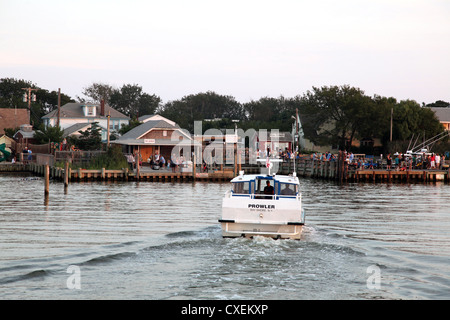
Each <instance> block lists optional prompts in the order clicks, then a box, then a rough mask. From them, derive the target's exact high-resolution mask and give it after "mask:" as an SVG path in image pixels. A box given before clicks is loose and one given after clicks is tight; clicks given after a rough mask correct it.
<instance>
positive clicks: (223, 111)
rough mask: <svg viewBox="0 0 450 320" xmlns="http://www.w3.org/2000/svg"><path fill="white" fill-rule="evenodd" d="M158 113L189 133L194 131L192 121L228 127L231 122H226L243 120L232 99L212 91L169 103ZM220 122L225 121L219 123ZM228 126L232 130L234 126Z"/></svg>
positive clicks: (241, 109) (239, 108)
mask: <svg viewBox="0 0 450 320" xmlns="http://www.w3.org/2000/svg"><path fill="white" fill-rule="evenodd" d="M158 113H159V114H161V115H162V116H164V117H167V118H169V119H171V120H173V121H175V122H176V123H177V124H178V125H179V126H180V127H182V128H185V129H187V130H189V131H191V132H192V131H193V129H194V121H197V120H198V121H202V120H206V119H208V120H216V121H213V122H212V123H209V125H214V124H216V125H217V124H226V125H230V124H231V123H232V122H231V121H227V120H240V121H241V120H244V119H245V113H244V110H243V108H242V105H241V104H240V103H239V102H237V101H236V100H235V98H234V97H232V96H224V95H219V94H217V93H215V92H212V91H208V92H206V93H198V94H195V95H188V96H185V97H183V98H182V99H180V100H175V101H170V102H168V103H166V104H165V105H164V106H162V107H161V108H160V109H159V110H158ZM225 119H227V120H225ZM220 120H225V121H224V122H222V123H221V122H220ZM230 126H231V128H234V125H230Z"/></svg>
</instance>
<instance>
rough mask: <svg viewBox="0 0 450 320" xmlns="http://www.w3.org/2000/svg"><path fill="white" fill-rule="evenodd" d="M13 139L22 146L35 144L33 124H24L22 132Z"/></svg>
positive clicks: (21, 127)
mask: <svg viewBox="0 0 450 320" xmlns="http://www.w3.org/2000/svg"><path fill="white" fill-rule="evenodd" d="M13 138H14V139H15V140H16V141H17V142H18V143H20V144H25V145H28V144H29V143H35V142H36V140H35V139H34V130H33V126H32V125H31V124H23V125H21V126H20V130H19V131H17V132H16V133H15V134H14V136H13Z"/></svg>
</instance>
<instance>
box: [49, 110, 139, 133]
mask: <svg viewBox="0 0 450 320" xmlns="http://www.w3.org/2000/svg"><path fill="white" fill-rule="evenodd" d="M108 116H109V132H110V134H112V133H114V132H118V131H119V129H120V128H121V127H122V126H124V125H128V123H129V121H130V118H129V117H127V116H126V115H124V114H123V113H121V112H119V111H117V110H115V109H113V108H111V107H110V106H109V105H107V104H100V103H99V104H96V103H72V102H71V103H67V104H65V105H64V106H62V107H61V108H60V112H59V126H60V127H61V129H63V130H64V133H65V134H64V136H69V135H73V134H77V133H78V132H79V131H80V130H86V129H87V128H89V127H90V126H91V125H92V123H94V122H97V123H98V126H99V127H100V128H101V134H102V141H106V140H107V132H108ZM42 121H43V123H44V125H45V126H46V127H47V126H53V127H54V126H56V125H57V123H58V109H55V110H53V111H52V112H50V113H48V114H46V115H45V116H43V117H42Z"/></svg>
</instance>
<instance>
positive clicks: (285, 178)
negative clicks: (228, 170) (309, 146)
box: [231, 174, 299, 184]
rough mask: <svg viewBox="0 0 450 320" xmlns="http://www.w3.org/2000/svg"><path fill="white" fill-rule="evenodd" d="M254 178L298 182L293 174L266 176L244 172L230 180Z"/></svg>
mask: <svg viewBox="0 0 450 320" xmlns="http://www.w3.org/2000/svg"><path fill="white" fill-rule="evenodd" d="M256 178H259V179H269V180H276V181H279V182H282V183H292V184H299V181H298V178H297V177H295V176H287V175H275V176H268V175H263V174H244V175H239V176H237V177H235V178H233V179H232V180H231V182H245V181H252V180H255V179H256Z"/></svg>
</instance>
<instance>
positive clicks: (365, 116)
mask: <svg viewBox="0 0 450 320" xmlns="http://www.w3.org/2000/svg"><path fill="white" fill-rule="evenodd" d="M24 87H32V88H37V89H38V91H36V101H35V102H32V104H31V109H32V113H31V116H32V123H33V125H34V126H35V127H36V128H38V127H39V124H40V122H41V119H40V118H41V117H42V116H43V115H45V114H47V113H48V112H50V111H52V110H54V109H55V108H57V98H58V93H57V92H56V91H48V90H45V89H41V88H38V87H37V85H36V84H33V83H32V82H30V81H26V80H16V79H11V78H5V79H0V103H1V106H2V107H18V108H19V107H22V108H23V107H27V105H26V103H25V102H23V101H22V97H23V94H24V92H25V91H24V90H23V89H22V88H24ZM82 94H83V96H82V97H79V96H77V97H75V99H73V98H71V97H69V96H67V95H65V94H62V95H61V105H64V104H65V103H68V102H75V101H79V102H95V103H99V102H100V101H101V100H104V101H105V102H106V103H107V104H109V105H110V106H111V107H112V108H114V109H116V110H118V111H120V112H122V113H123V114H125V115H127V116H129V117H130V118H132V119H134V121H132V125H131V126H129V127H128V128H127V129H130V128H132V127H133V126H135V125H138V124H139V122H138V121H137V120H136V119H137V118H138V117H139V116H142V115H148V114H160V115H162V116H164V117H166V118H168V119H171V120H173V121H175V122H176V123H177V124H178V125H179V126H180V127H181V128H183V129H187V130H189V131H190V132H193V129H194V127H193V126H194V121H204V122H203V130H207V129H209V128H218V129H232V128H234V126H235V123H236V122H238V127H239V128H241V129H243V130H247V129H250V128H253V129H255V130H259V129H268V130H269V129H278V130H280V131H291V130H292V126H293V124H294V122H295V119H294V117H293V116H295V115H296V112H297V111H298V112H299V115H300V120H301V124H302V128H303V131H304V133H305V137H306V138H308V139H309V140H311V141H312V142H313V143H314V144H316V145H333V146H335V147H337V148H339V149H347V150H349V149H350V148H351V141H352V140H354V139H359V140H361V139H369V140H370V139H375V138H377V139H379V140H380V141H381V143H382V145H383V147H382V148H381V150H376V151H375V152H377V151H378V152H381V153H383V152H384V153H386V152H390V151H391V150H389V149H393V148H399V147H400V148H403V149H405V148H406V147H405V146H404V145H405V144H407V142H408V141H409V140H410V139H411V138H412V137H413V136H414V135H415V136H417V135H418V134H420V135H423V136H424V137H427V138H430V137H432V136H435V135H437V134H439V133H440V132H442V131H443V130H444V128H443V127H442V125H441V124H440V123H439V121H438V120H437V118H436V116H435V114H434V112H433V111H432V110H430V109H429V108H428V107H447V108H448V107H450V103H448V102H445V101H442V100H438V101H436V102H434V103H431V104H428V105H425V104H422V105H420V104H419V103H417V102H416V101H414V100H401V101H397V99H395V98H393V97H383V96H379V95H374V96H368V95H366V94H365V93H364V91H363V90H361V89H360V88H357V87H352V86H349V85H341V86H322V87H312V89H311V90H308V91H307V92H305V93H303V94H299V95H297V96H295V97H284V96H279V97H276V98H274V97H262V98H260V99H259V100H252V101H249V102H245V103H241V102H239V101H237V100H236V99H235V98H234V97H233V96H229V95H221V94H218V93H216V92H213V91H207V92H202V93H197V94H190V95H186V96H184V97H182V98H180V99H177V100H173V101H168V102H166V103H163V102H162V99H161V98H160V97H159V96H157V95H155V94H149V93H146V92H144V90H143V89H142V87H141V86H139V85H137V84H124V85H123V86H122V87H113V86H111V85H108V84H104V83H93V84H91V85H89V86H87V87H85V88H83V91H82ZM391 119H392V120H391ZM391 121H392V126H391ZM391 136H392V142H391ZM441 145H443V146H442V148H448V141H442V142H441ZM403 149H400V150H403ZM449 149H450V148H449ZM370 151H372V152H374V150H368V152H369V153H370Z"/></svg>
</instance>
